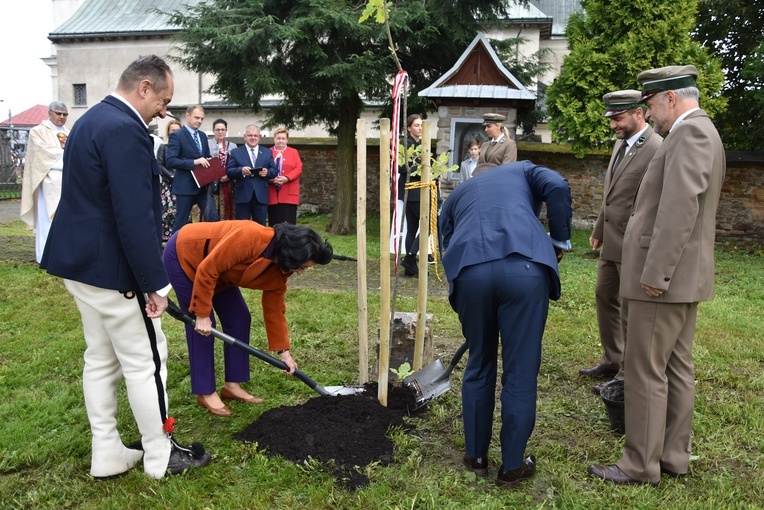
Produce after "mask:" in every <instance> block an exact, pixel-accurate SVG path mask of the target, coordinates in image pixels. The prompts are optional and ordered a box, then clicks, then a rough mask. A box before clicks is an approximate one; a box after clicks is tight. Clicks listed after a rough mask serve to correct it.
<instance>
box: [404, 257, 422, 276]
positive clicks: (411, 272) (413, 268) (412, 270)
mask: <svg viewBox="0 0 764 510" xmlns="http://www.w3.org/2000/svg"><path fill="white" fill-rule="evenodd" d="M401 267H402V268H403V274H404V275H406V276H417V275H419V266H418V265H417V263H416V255H411V254H409V255H406V256H405V257H403V260H401Z"/></svg>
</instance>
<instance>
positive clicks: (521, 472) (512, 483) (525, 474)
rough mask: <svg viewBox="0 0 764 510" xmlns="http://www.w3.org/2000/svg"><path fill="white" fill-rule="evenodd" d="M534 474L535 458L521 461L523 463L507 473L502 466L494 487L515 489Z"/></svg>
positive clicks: (531, 457)
mask: <svg viewBox="0 0 764 510" xmlns="http://www.w3.org/2000/svg"><path fill="white" fill-rule="evenodd" d="M535 474H536V457H534V456H533V455H531V456H530V457H526V458H525V459H523V463H522V465H521V466H520V467H519V468H517V469H513V470H512V471H507V470H506V469H504V466H501V469H499V475H498V476H497V477H496V485H498V486H499V487H506V488H508V489H511V488H513V487H517V485H518V484H519V483H520V482H522V481H524V480H528V479H529V478H531V477H533V475H535Z"/></svg>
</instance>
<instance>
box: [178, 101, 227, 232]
mask: <svg viewBox="0 0 764 510" xmlns="http://www.w3.org/2000/svg"><path fill="white" fill-rule="evenodd" d="M202 122H204V109H203V108H202V107H201V106H199V105H191V106H189V107H188V109H187V110H186V125H185V126H183V129H178V130H177V131H175V132H173V133H171V134H170V140H169V142H167V153H166V156H165V161H166V163H167V167H168V168H172V169H174V170H175V178H174V179H173V180H172V192H173V194H174V195H175V224H174V225H173V227H172V232H173V233H175V232H177V231H178V230H180V229H181V227H183V225H185V224H186V223H188V218H189V216H190V214H191V208H192V207H193V206H194V204H197V205H198V206H199V210H201V211H202V219H203V220H204V221H218V220H219V219H220V216H219V215H218V211H217V207H216V206H215V199H214V198H213V196H212V186H213V185H212V184H207V185H206V186H202V187H201V188H199V186H197V185H196V181H195V180H194V176H193V175H192V174H191V170H193V169H194V166H196V165H201V166H203V167H204V168H207V167H209V166H210V162H209V159H210V147H209V143H208V142H207V135H206V134H205V133H204V132H203V131H200V130H199V128H200V127H202Z"/></svg>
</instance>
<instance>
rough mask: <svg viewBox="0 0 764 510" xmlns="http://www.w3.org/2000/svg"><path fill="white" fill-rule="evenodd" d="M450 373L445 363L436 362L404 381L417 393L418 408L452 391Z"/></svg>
mask: <svg viewBox="0 0 764 510" xmlns="http://www.w3.org/2000/svg"><path fill="white" fill-rule="evenodd" d="M449 373H450V371H449V372H446V367H445V366H443V362H442V361H440V360H435V362H433V363H430V364H429V365H427V366H426V367H424V368H423V369H422V370H420V371H419V372H416V373H414V374H411V375H410V376H408V377H406V378H405V379H404V380H403V383H404V384H406V385H407V386H409V387H410V388H412V389H413V390H414V391H415V392H416V408H415V409H418V408H420V407H422V406H423V405H425V404H427V403H428V402H429V401H430V400H432V399H434V398H436V397H439V396H441V395H443V394H444V393H446V392H447V391H448V390H450V389H451V381H450V380H449V378H448V375H449Z"/></svg>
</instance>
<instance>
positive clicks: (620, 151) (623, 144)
mask: <svg viewBox="0 0 764 510" xmlns="http://www.w3.org/2000/svg"><path fill="white" fill-rule="evenodd" d="M628 146H629V144H628V143H627V142H626V140H623V141H622V142H621V147H620V148H619V149H618V153H617V154H616V155H615V161H613V170H612V174H613V175H615V169H616V168H618V165H620V164H621V161H623V160H624V157H625V156H626V148H627V147H628Z"/></svg>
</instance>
